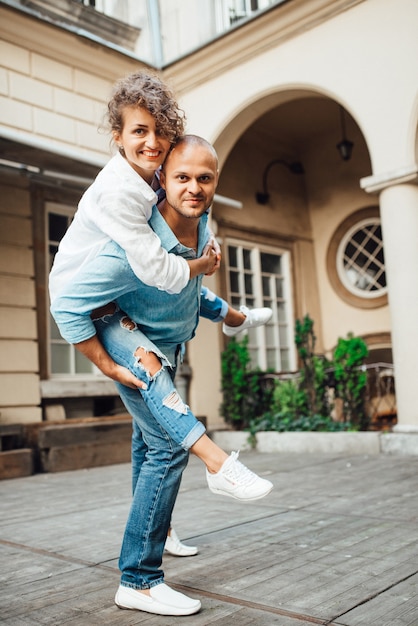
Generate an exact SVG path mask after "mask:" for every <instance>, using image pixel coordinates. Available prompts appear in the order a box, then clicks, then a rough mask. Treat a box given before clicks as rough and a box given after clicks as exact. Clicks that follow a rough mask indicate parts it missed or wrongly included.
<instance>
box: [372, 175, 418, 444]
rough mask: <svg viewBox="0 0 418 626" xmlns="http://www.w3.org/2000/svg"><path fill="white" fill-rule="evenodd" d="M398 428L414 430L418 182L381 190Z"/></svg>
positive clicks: (417, 419)
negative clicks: (417, 184) (417, 183)
mask: <svg viewBox="0 0 418 626" xmlns="http://www.w3.org/2000/svg"><path fill="white" fill-rule="evenodd" d="M380 213H381V221H382V234H383V244H384V254H385V266H386V278H387V285H388V295H389V310H390V316H391V328H392V349H393V360H394V366H395V385H396V402H397V409H398V424H397V426H396V427H395V430H396V431H397V432H418V186H416V185H414V184H395V185H392V186H388V187H386V188H385V189H383V190H382V191H381V193H380Z"/></svg>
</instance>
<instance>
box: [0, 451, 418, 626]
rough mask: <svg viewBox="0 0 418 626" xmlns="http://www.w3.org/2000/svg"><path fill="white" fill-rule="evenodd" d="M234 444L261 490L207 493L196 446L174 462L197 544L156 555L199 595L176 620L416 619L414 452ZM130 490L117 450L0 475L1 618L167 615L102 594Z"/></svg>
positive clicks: (363, 624)
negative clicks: (342, 452)
mask: <svg viewBox="0 0 418 626" xmlns="http://www.w3.org/2000/svg"><path fill="white" fill-rule="evenodd" d="M241 458H242V460H243V462H244V463H246V464H247V465H248V466H249V467H251V468H252V469H254V470H255V471H258V472H259V473H262V474H263V475H265V476H269V477H271V480H272V481H273V483H274V484H275V489H274V490H273V491H272V493H271V494H270V495H269V496H268V497H267V498H265V499H263V500H259V501H256V502H253V503H247V504H244V503H240V502H237V501H235V500H232V499H229V498H224V497H221V496H215V495H213V494H211V493H210V492H209V490H208V489H207V486H206V481H205V474H204V469H203V467H202V465H201V464H200V463H199V462H198V461H197V459H195V458H194V457H193V458H191V459H190V464H189V465H190V466H189V468H188V469H187V470H186V472H185V475H184V479H183V483H182V487H181V490H180V494H179V498H178V501H177V504H176V508H175V511H174V519H173V521H174V525H175V527H176V530H177V532H178V534H179V535H180V537H181V538H182V539H184V540H189V542H190V543H193V544H195V545H197V546H198V547H199V554H198V555H197V556H195V557H192V558H183V559H179V558H175V557H172V556H169V555H166V556H164V563H163V566H164V570H165V575H166V580H167V582H168V583H169V584H172V585H173V586H174V587H175V588H177V589H179V590H180V591H183V592H185V593H189V594H190V595H191V596H193V597H199V598H200V599H201V601H202V611H201V612H200V613H199V614H198V615H194V616H191V617H188V618H187V623H188V624H190V625H191V626H209V625H212V624H213V625H216V626H219V625H225V626H247V625H251V624H254V625H256V626H270V625H276V624H277V625H278V626H309V625H311V624H322V625H325V624H327V625H328V626H418V592H417V588H418V587H417V583H418V524H417V519H418V505H417V498H416V475H417V471H418V458H416V457H401V458H399V457H392V456H384V455H376V456H373V457H367V456H364V455H360V456H355V457H346V458H341V457H338V458H337V457H332V455H323V456H312V455H310V456H309V457H308V456H303V455H278V454H267V453H265V454H260V453H254V452H245V453H242V454H241ZM130 497H131V496H130V467H129V465H128V464H119V465H113V466H106V467H94V468H91V469H83V470H76V471H72V472H62V473H57V474H37V475H34V476H28V477H26V478H17V479H13V480H4V481H2V482H1V483H0V507H1V515H0V616H1V617H0V619H1V622H2V624H5V625H7V626H31V625H37V624H46V625H53V626H60V625H61V624H65V625H69V626H95V625H96V624H97V625H108V624H109V625H112V626H114V625H115V624H118V626H119V625H120V626H125V625H134V624H148V625H150V626H152V625H158V626H173V623H174V621H173V620H174V618H171V617H167V618H166V617H162V616H155V615H151V614H149V615H148V614H146V613H141V612H136V611H121V610H119V609H118V608H117V607H116V606H115V605H114V603H113V598H114V594H115V591H116V588H117V585H118V582H119V572H118V568H117V560H118V553H119V549H120V542H121V539H122V533H123V529H124V525H125V521H126V516H127V513H128V510H129V503H130ZM17 592H18V601H17ZM175 621H176V623H177V620H175ZM182 623H183V620H182Z"/></svg>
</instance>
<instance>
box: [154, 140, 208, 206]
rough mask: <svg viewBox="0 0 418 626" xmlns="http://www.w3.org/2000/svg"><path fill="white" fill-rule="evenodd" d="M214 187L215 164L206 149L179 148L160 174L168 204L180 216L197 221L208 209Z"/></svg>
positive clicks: (202, 147) (184, 146) (173, 152)
mask: <svg viewBox="0 0 418 626" xmlns="http://www.w3.org/2000/svg"><path fill="white" fill-rule="evenodd" d="M217 184H218V170H217V160H216V158H215V156H214V155H213V153H212V152H211V151H210V150H208V148H206V147H204V146H200V145H179V146H176V147H175V148H174V149H173V150H172V152H170V153H169V155H168V157H167V160H166V162H165V165H164V172H162V173H161V186H162V187H164V189H165V191H166V196H167V202H168V204H169V205H170V206H171V207H172V208H173V209H174V210H175V211H176V212H177V213H179V214H180V215H182V216H183V217H188V218H199V217H200V216H201V215H203V213H204V212H205V211H206V209H208V208H209V207H210V205H211V204H212V201H213V196H214V195H215V190H216V186H217Z"/></svg>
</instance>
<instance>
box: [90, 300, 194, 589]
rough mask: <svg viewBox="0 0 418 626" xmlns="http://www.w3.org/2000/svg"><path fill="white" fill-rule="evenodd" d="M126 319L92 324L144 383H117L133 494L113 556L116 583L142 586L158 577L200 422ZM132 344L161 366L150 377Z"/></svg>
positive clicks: (167, 369) (169, 370) (170, 370)
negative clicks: (128, 437) (128, 429)
mask: <svg viewBox="0 0 418 626" xmlns="http://www.w3.org/2000/svg"><path fill="white" fill-rule="evenodd" d="M129 321H130V320H129ZM126 322H127V318H126V316H125V314H124V313H123V312H122V311H120V310H117V311H116V312H115V313H114V314H113V315H106V316H104V317H103V318H101V319H99V320H95V326H96V330H97V335H98V338H99V339H100V341H101V342H102V344H103V345H104V347H105V349H106V351H107V352H108V353H109V354H110V355H111V356H112V358H113V359H114V361H116V362H117V363H119V364H120V365H123V366H125V367H128V368H129V369H130V371H131V372H132V373H133V374H134V375H135V376H136V377H137V378H139V379H140V380H142V381H144V382H145V383H146V384H147V386H148V389H147V390H141V391H137V390H135V389H130V388H129V387H125V386H124V385H120V384H118V385H117V387H118V391H119V393H120V396H121V399H122V401H123V402H124V404H125V406H126V408H127V410H128V411H129V413H130V414H131V415H132V426H133V434H132V476H133V499H132V505H131V509H130V512H129V516H128V521H127V524H126V528H125V534H124V538H123V542H122V548H121V554H120V560H119V568H120V570H121V572H122V576H121V584H123V585H124V586H127V587H133V588H135V589H148V588H150V587H152V586H154V585H158V584H160V583H161V582H163V580H164V574H163V572H162V570H161V569H160V567H161V562H162V555H163V551H164V543H165V540H166V537H167V532H168V529H169V527H170V522H171V515H172V511H173V508H174V504H175V501H176V497H177V493H178V490H179V487H180V482H181V476H182V473H183V470H184V468H185V467H186V465H187V462H188V456H189V453H188V449H189V448H190V447H191V446H192V445H193V444H194V443H195V442H196V441H197V440H198V439H199V438H200V437H201V436H202V434H203V433H204V432H205V428H204V426H203V424H202V423H201V422H199V421H198V420H197V419H196V417H195V416H194V414H193V413H192V412H191V410H190V408H189V407H188V406H187V405H186V404H185V403H184V402H183V401H182V400H181V398H180V396H179V395H178V393H177V390H176V389H175V387H174V383H173V378H174V374H175V369H174V367H171V366H170V363H169V361H168V359H167V358H166V357H165V355H164V354H163V353H162V352H161V351H160V350H159V349H158V348H157V347H156V346H155V345H154V344H153V343H152V342H151V341H149V340H148V338H147V337H146V336H145V335H144V334H143V333H142V332H141V331H140V330H138V329H135V330H129V328H130V325H129V324H127V323H126ZM138 348H144V349H145V350H146V351H150V352H154V353H155V354H157V356H158V357H159V358H160V360H161V363H162V369H161V370H159V371H158V372H157V374H155V376H153V377H151V376H150V375H149V373H148V372H147V371H146V370H145V368H144V367H143V366H142V364H141V362H140V361H139V359H138V358H137V357H136V356H135V355H134V353H135V351H136V350H137V349H138Z"/></svg>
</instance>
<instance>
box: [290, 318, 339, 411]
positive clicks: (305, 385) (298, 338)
mask: <svg viewBox="0 0 418 626" xmlns="http://www.w3.org/2000/svg"><path fill="white" fill-rule="evenodd" d="M313 326H314V323H313V320H312V319H311V318H310V317H309V315H305V317H304V318H303V320H296V323H295V344H296V347H297V350H298V354H299V358H300V360H301V363H302V367H301V368H300V382H299V387H300V389H303V390H304V391H305V394H306V402H307V409H308V411H309V412H310V413H312V414H320V415H328V414H329V413H330V412H331V407H330V406H329V400H328V397H329V396H328V388H327V374H326V369H327V368H328V367H329V365H330V364H329V362H328V361H327V359H326V358H325V357H323V356H319V355H316V354H315V352H314V350H315V343H316V336H315V333H314V330H313Z"/></svg>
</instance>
